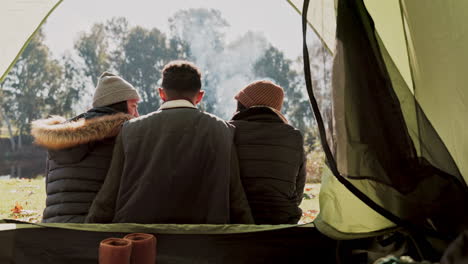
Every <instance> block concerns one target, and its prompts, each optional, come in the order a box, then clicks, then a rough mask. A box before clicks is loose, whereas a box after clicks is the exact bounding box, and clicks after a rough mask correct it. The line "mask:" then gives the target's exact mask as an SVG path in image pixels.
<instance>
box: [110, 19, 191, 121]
mask: <svg viewBox="0 0 468 264" xmlns="http://www.w3.org/2000/svg"><path fill="white" fill-rule="evenodd" d="M176 42H177V41H176V40H172V41H171V42H170V41H168V39H167V37H166V35H165V34H163V33H162V32H161V31H159V30H158V29H156V28H153V29H151V30H147V29H145V28H142V27H134V28H132V29H131V30H130V31H129V32H128V34H127V36H126V38H125V41H124V43H123V53H122V60H118V61H120V64H119V65H117V66H116V68H117V70H118V72H119V73H120V74H121V75H122V77H123V78H125V79H126V80H127V81H129V82H130V83H132V84H133V85H134V86H135V87H137V88H138V89H139V91H140V95H141V96H142V103H140V105H139V108H140V109H141V112H142V113H143V114H146V113H149V112H152V111H155V110H156V109H157V108H158V107H159V96H158V95H157V87H158V81H159V80H160V79H161V71H162V68H163V67H164V65H165V64H166V63H168V62H169V61H171V60H175V59H183V57H184V54H183V50H182V51H181V50H180V49H179V45H178V44H177V43H176ZM179 52H180V53H179Z"/></svg>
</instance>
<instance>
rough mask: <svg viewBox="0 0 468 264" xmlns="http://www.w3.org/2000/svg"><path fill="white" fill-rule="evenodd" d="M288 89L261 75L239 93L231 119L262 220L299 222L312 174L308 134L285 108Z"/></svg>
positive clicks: (249, 190) (245, 180)
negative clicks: (292, 122) (308, 172)
mask: <svg viewBox="0 0 468 264" xmlns="http://www.w3.org/2000/svg"><path fill="white" fill-rule="evenodd" d="M283 97H284V92H283V89H282V88H281V87H280V86H278V85H276V84H274V83H272V82H270V81H256V82H253V83H251V84H249V85H248V86H247V87H245V88H244V89H242V90H241V91H240V92H239V93H238V94H237V95H236V96H235V99H236V100H237V103H238V107H237V112H236V113H235V114H234V116H233V117H232V120H231V122H230V123H231V124H233V125H234V126H235V127H236V135H235V138H234V142H235V145H236V147H237V153H238V156H239V167H240V175H241V180H242V184H243V186H244V189H245V192H246V195H247V200H248V201H249V204H250V207H251V210H252V214H253V217H254V220H255V223H256V224H295V223H297V222H298V220H299V219H300V217H301V215H302V210H301V209H300V208H299V204H300V203H301V201H302V196H303V193H304V185H305V179H306V167H305V166H306V161H305V155H304V150H303V137H302V134H301V132H300V131H299V130H297V129H295V128H294V127H292V126H291V125H289V124H288V121H287V120H286V118H285V117H284V116H283V115H282V114H281V112H280V111H281V107H282V104H283Z"/></svg>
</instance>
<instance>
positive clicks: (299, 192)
mask: <svg viewBox="0 0 468 264" xmlns="http://www.w3.org/2000/svg"><path fill="white" fill-rule="evenodd" d="M306 165H307V159H306V156H305V153H304V151H302V164H301V166H300V167H299V172H298V174H297V179H296V204H297V206H299V205H300V204H301V202H302V198H303V197H304V187H305V182H306V176H307V170H306V168H307V166H306Z"/></svg>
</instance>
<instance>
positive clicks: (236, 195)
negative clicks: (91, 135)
mask: <svg viewBox="0 0 468 264" xmlns="http://www.w3.org/2000/svg"><path fill="white" fill-rule="evenodd" d="M187 69H188V72H189V73H191V74H193V73H194V71H195V69H196V68H194V66H193V65H191V64H187V63H181V62H178V63H174V64H169V65H168V66H166V67H165V70H163V84H162V86H163V89H160V94H161V97H162V99H163V100H164V101H165V102H164V103H163V105H162V106H161V108H160V110H158V111H156V112H153V113H151V114H148V115H146V116H142V117H140V118H137V119H134V120H131V121H129V122H127V123H126V124H125V125H124V126H123V128H122V130H121V133H120V134H119V136H118V137H117V142H116V149H115V150H114V158H113V161H112V165H111V168H110V170H109V174H108V175H107V178H108V179H107V178H106V183H105V184H104V186H103V189H102V191H101V192H102V193H101V192H100V193H99V195H98V197H97V198H96V200H95V202H94V203H93V206H92V209H91V210H90V214H89V215H88V218H87V221H88V222H110V221H112V222H127V223H128V222H131V223H182V224H226V223H231V222H237V223H240V222H243V223H249V222H252V220H251V219H252V218H251V215H250V209H249V208H248V204H247V201H246V199H245V193H244V192H243V189H242V186H241V183H240V179H239V175H238V167H237V166H238V164H237V156H236V152H235V147H234V146H233V136H234V133H233V127H232V126H230V125H229V124H228V123H226V122H225V121H223V120H221V119H219V118H217V117H215V116H213V115H210V114H207V113H204V112H202V111H200V110H198V109H197V108H196V107H195V105H196V104H197V103H198V102H199V101H200V100H201V98H202V96H203V92H202V91H200V86H198V89H195V90H194V91H189V92H188V93H181V92H180V91H177V90H176V91H174V90H172V89H171V87H172V85H171V84H168V82H169V83H170V81H171V80H173V81H174V83H177V84H179V85H180V87H181V86H184V79H185V78H184V76H185V74H184V72H186V71H187ZM173 75H174V76H173ZM180 75H181V76H180ZM189 75H190V74H189ZM195 75H196V76H198V78H199V72H198V70H197V74H195ZM176 77H177V78H176ZM179 78H180V79H179ZM195 79H196V78H195ZM185 81H187V82H188V83H190V80H185ZM192 81H193V80H192ZM198 82H199V79H198ZM198 82H196V83H198ZM180 83H181V84H180ZM200 85H201V83H200ZM174 98H175V99H174ZM178 98H184V99H178ZM186 98H188V99H186ZM236 179H237V180H236ZM108 208H111V210H109V209H108ZM106 210H109V211H108V212H106Z"/></svg>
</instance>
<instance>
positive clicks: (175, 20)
mask: <svg viewBox="0 0 468 264" xmlns="http://www.w3.org/2000/svg"><path fill="white" fill-rule="evenodd" d="M228 26H229V24H228V22H227V21H226V20H225V19H224V18H223V17H222V15H221V12H220V11H219V10H215V9H206V8H198V9H188V10H180V11H178V12H176V13H175V14H174V15H173V16H172V17H171V18H169V28H170V31H171V36H172V37H173V39H175V40H177V41H178V42H179V43H183V44H182V45H185V46H187V47H188V50H189V52H188V53H187V55H188V56H187V58H188V59H189V60H191V61H193V62H195V63H196V64H197V65H198V66H199V67H200V68H201V69H202V73H203V89H204V90H205V91H206V94H205V98H204V99H203V101H202V103H201V106H200V107H201V109H203V110H205V111H208V112H211V113H216V114H220V113H219V110H218V109H217V105H218V103H219V102H218V94H217V91H218V87H219V85H220V78H219V75H218V74H217V71H219V69H218V67H219V64H220V62H221V60H222V58H221V57H220V55H221V53H222V52H223V50H224V48H225V41H224V32H225V30H226V28H227V27H228Z"/></svg>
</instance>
